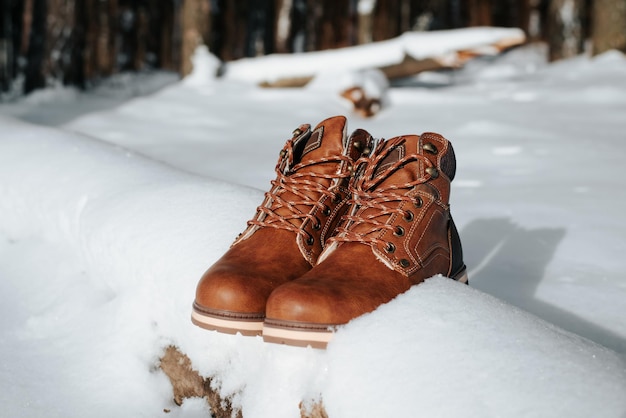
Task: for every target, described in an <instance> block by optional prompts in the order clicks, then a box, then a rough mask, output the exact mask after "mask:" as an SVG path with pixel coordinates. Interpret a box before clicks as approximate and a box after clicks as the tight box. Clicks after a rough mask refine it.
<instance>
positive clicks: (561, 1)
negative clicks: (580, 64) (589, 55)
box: [547, 0, 584, 61]
mask: <svg viewBox="0 0 626 418" xmlns="http://www.w3.org/2000/svg"><path fill="white" fill-rule="evenodd" d="M583 7H584V2H583V0H552V2H551V3H550V7H549V9H548V36H547V38H548V46H549V50H550V60H552V61H554V60H558V59H564V58H571V57H574V56H576V55H578V54H580V53H581V52H582V51H583V46H584V45H583V42H584V39H583V30H582V18H581V16H583V13H584V11H583Z"/></svg>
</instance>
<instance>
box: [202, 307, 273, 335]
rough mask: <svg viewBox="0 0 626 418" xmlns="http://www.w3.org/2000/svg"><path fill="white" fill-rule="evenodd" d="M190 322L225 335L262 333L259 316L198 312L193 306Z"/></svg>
mask: <svg viewBox="0 0 626 418" xmlns="http://www.w3.org/2000/svg"><path fill="white" fill-rule="evenodd" d="M191 322H192V323H193V324H194V325H197V326H199V327H201V328H204V329H207V330H210V331H218V332H222V333H225V334H237V333H239V334H241V335H245V336H256V335H261V334H262V332H263V317H262V316H261V315H254V316H251V317H245V314H234V313H231V312H219V311H216V312H215V313H209V312H206V311H205V310H199V309H198V308H197V307H196V306H195V304H194V307H193V310H192V311H191Z"/></svg>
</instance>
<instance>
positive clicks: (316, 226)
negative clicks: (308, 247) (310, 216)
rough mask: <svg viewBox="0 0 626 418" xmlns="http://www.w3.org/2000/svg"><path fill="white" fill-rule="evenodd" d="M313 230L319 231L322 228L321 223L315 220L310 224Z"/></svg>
mask: <svg viewBox="0 0 626 418" xmlns="http://www.w3.org/2000/svg"><path fill="white" fill-rule="evenodd" d="M312 228H313V230H314V231H319V230H320V228H322V225H321V224H320V223H319V222H316V223H314V224H313V225H312Z"/></svg>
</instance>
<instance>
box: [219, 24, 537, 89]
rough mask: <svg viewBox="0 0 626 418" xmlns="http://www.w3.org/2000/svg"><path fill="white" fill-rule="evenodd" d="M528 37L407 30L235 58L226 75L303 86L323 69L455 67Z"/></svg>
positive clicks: (397, 72)
mask: <svg viewBox="0 0 626 418" xmlns="http://www.w3.org/2000/svg"><path fill="white" fill-rule="evenodd" d="M525 40H526V38H525V35H524V32H523V31H522V30H521V29H516V28H488V27H480V28H465V29H454V30H445V31H433V32H407V33H404V34H402V35H401V36H399V37H397V38H393V39H390V40H386V41H380V42H373V43H370V44H364V45H358V46H353V47H346V48H338V49H334V50H327V51H313V52H306V53H299V54H272V55H267V56H264V57H257V58H246V59H240V60H237V61H232V62H229V63H227V64H226V65H225V66H224V77H225V78H228V79H236V80H246V81H251V82H254V83H258V84H260V85H263V86H266V87H299V86H303V85H305V84H306V83H308V82H309V81H310V80H311V79H313V77H315V76H316V75H318V74H320V73H324V72H329V71H330V72H332V71H334V70H336V69H339V68H340V69H342V70H364V69H369V68H377V69H379V70H381V71H382V72H383V73H384V74H385V75H386V76H387V77H388V78H390V79H392V78H400V77H407V76H410V75H414V74H417V73H419V72H421V71H426V70H435V69H441V68H454V67H459V66H461V65H463V64H464V63H465V62H467V60H468V59H471V58H472V57H475V56H478V55H493V54H497V53H499V52H501V51H503V50H504V49H507V48H510V47H513V46H516V45H520V44H522V43H524V41H525Z"/></svg>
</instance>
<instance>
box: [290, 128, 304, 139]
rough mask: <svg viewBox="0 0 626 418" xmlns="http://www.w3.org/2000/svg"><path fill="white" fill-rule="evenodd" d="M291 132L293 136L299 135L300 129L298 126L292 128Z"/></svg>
mask: <svg viewBox="0 0 626 418" xmlns="http://www.w3.org/2000/svg"><path fill="white" fill-rule="evenodd" d="M291 134H292V135H293V136H294V138H295V137H296V136H300V135H301V134H302V130H301V129H300V128H296V129H294V130H293V132H292V133H291Z"/></svg>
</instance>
